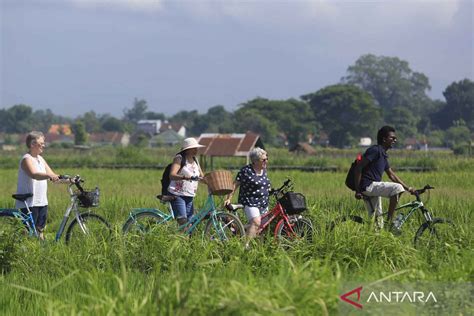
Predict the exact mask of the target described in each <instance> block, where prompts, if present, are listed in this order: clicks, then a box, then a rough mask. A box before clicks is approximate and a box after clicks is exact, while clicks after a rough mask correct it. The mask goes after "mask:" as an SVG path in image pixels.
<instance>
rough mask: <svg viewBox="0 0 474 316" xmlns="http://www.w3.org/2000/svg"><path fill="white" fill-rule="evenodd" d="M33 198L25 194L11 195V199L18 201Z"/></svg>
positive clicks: (30, 194)
mask: <svg viewBox="0 0 474 316" xmlns="http://www.w3.org/2000/svg"><path fill="white" fill-rule="evenodd" d="M32 196H33V193H25V194H12V198H14V199H15V200H18V201H23V202H24V201H26V199H28V198H30V197H32Z"/></svg>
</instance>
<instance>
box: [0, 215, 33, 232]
mask: <svg viewBox="0 0 474 316" xmlns="http://www.w3.org/2000/svg"><path fill="white" fill-rule="evenodd" d="M28 234H29V232H28V227H27V226H26V225H25V224H24V223H23V222H22V221H21V219H19V218H17V217H15V215H14V214H13V213H11V212H2V213H0V236H1V238H6V237H9V236H14V237H22V236H28Z"/></svg>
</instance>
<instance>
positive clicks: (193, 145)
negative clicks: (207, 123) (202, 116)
mask: <svg viewBox="0 0 474 316" xmlns="http://www.w3.org/2000/svg"><path fill="white" fill-rule="evenodd" d="M199 147H204V146H203V145H200V144H198V142H197V140H196V139H194V138H186V139H185V140H184V141H183V146H182V147H181V151H180V152H179V153H178V154H177V155H176V156H175V157H174V160H173V164H172V165H171V170H170V185H169V186H168V192H169V193H170V194H172V195H173V196H175V199H174V200H173V201H171V206H172V208H173V212H174V216H175V217H176V219H177V221H178V224H179V225H183V224H185V223H186V222H187V221H188V220H189V218H190V217H191V216H192V215H193V212H194V207H193V199H194V196H195V195H196V191H197V188H198V180H199V179H201V178H202V177H203V176H204V174H203V172H202V170H201V167H200V166H199V164H198V163H197V160H196V155H197V152H198V148H199ZM183 159H185V162H184V163H182V161H183ZM181 166H183V167H182V168H181Z"/></svg>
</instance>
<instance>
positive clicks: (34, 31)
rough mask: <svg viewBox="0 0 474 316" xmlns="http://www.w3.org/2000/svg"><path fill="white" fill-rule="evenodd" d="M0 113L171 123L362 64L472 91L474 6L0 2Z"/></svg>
mask: <svg viewBox="0 0 474 316" xmlns="http://www.w3.org/2000/svg"><path fill="white" fill-rule="evenodd" d="M0 3H1V6H0V21H1V22H0V48H1V49H0V108H9V107H11V106H13V105H15V104H27V105H29V106H31V107H32V108H33V109H34V110H37V109H47V108H49V109H51V110H52V111H53V112H54V113H56V114H60V115H66V116H71V117H75V116H77V115H80V114H82V113H85V112H87V111H91V110H93V111H95V112H96V113H98V114H105V113H108V114H112V115H114V116H117V117H121V116H122V115H123V111H124V109H125V108H131V107H132V105H133V101H134V99H135V98H138V99H144V100H146V101H147V104H148V109H149V110H150V111H154V112H161V113H165V114H166V115H168V116H170V115H172V114H175V113H177V112H178V111H181V110H188V111H189V110H198V111H199V112H200V113H205V112H206V111H207V109H208V108H210V107H212V106H215V105H223V106H225V108H226V109H228V110H229V111H233V110H235V109H236V108H237V107H238V105H239V104H241V103H244V102H246V101H248V100H251V99H253V98H255V97H263V98H268V99H272V100H280V99H289V98H299V97H300V96H301V95H304V94H308V93H312V92H316V91H318V90H319V89H321V88H324V87H326V86H329V85H332V84H337V83H339V82H340V80H341V78H342V77H343V76H346V75H347V68H348V67H349V66H350V65H353V64H354V63H355V61H356V60H357V59H358V58H359V57H360V56H362V55H364V54H369V53H370V54H375V55H377V56H389V57H398V58H400V59H402V60H405V61H407V62H408V63H409V65H410V68H411V69H412V70H413V71H417V72H421V73H424V74H425V75H426V76H427V77H428V78H429V80H430V84H431V86H432V89H431V91H429V92H428V95H429V96H430V97H432V98H433V99H441V100H444V97H443V94H442V92H443V91H444V90H445V88H446V87H447V86H448V85H449V84H451V83H452V82H454V81H459V80H462V79H464V78H469V79H471V80H473V72H474V69H473V45H474V38H473V35H474V32H473V1H472V0H379V1H375V0H364V1H349V0H345V1H339V0H320V1H300V0H271V1H270V0H259V1H256V0H254V1H251V0H246V1H243V0H240V1H237V0H227V1H224V0H221V1H219V0H214V1H208V0H202V1H201V0H186V1H182V0H181V1H180V0H173V1H171V0H0Z"/></svg>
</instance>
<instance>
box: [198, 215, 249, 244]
mask: <svg viewBox="0 0 474 316" xmlns="http://www.w3.org/2000/svg"><path fill="white" fill-rule="evenodd" d="M215 218H216V220H217V222H218V224H219V225H222V228H223V231H222V237H220V235H221V234H219V232H218V231H217V230H216V227H215V226H214V223H213V221H212V217H211V218H209V220H208V221H207V224H206V228H205V230H204V236H206V237H207V238H209V239H211V240H220V241H227V240H229V239H233V238H242V237H244V236H245V229H244V225H242V222H241V221H240V219H239V218H238V217H237V216H236V215H234V214H231V213H227V212H220V213H217V214H216V217H215Z"/></svg>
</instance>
